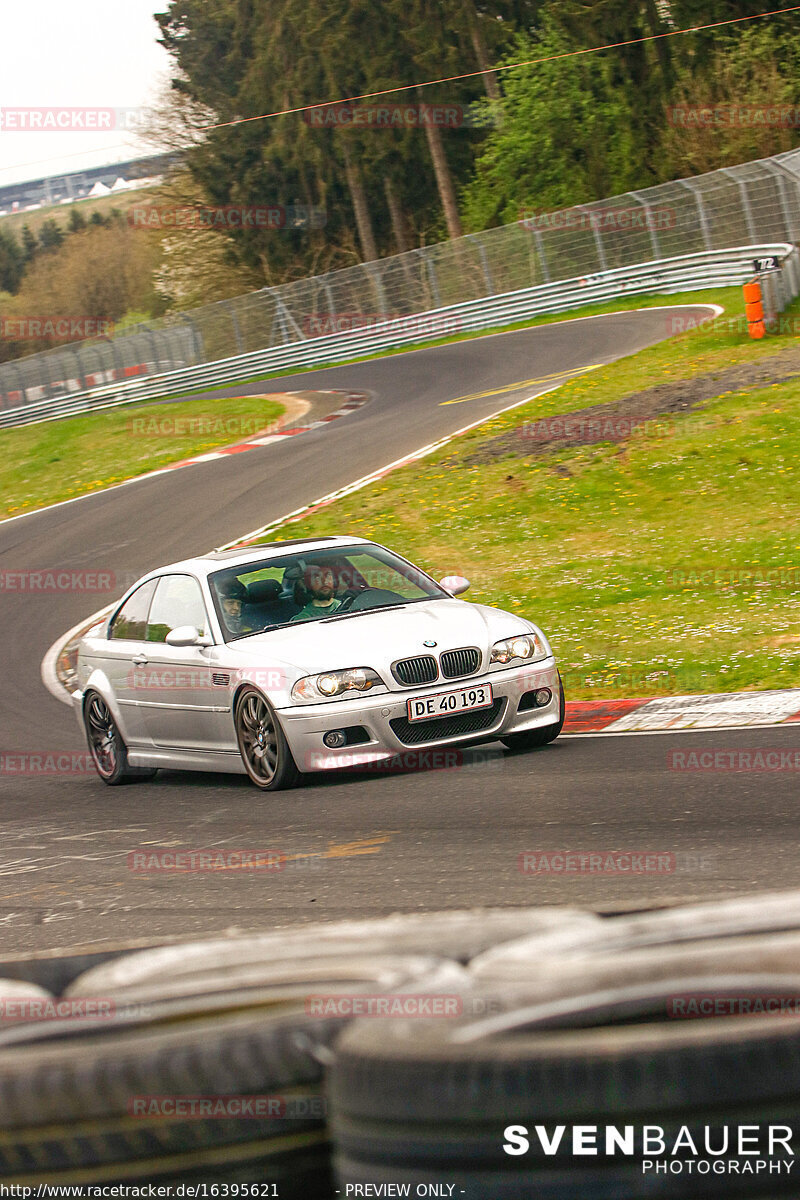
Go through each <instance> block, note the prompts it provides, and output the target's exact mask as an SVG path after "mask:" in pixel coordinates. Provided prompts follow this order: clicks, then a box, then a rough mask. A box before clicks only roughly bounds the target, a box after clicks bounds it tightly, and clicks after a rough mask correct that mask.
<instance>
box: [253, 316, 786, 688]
mask: <svg viewBox="0 0 800 1200" xmlns="http://www.w3.org/2000/svg"><path fill="white" fill-rule="evenodd" d="M731 307H732V306H731ZM729 311H730V309H729ZM734 311H735V310H734ZM798 312H800V305H798V304H795V305H794V306H793V309H792V310H790V315H791V314H792V313H795V314H796V313H798ZM795 345H796V339H795V338H794V337H792V336H791V335H775V336H772V337H768V338H765V339H764V340H763V341H760V342H751V341H749V340H748V339H747V337H746V336H743V335H742V334H740V333H735V332H733V333H732V332H729V331H728V330H727V329H726V328H719V327H712V328H710V329H706V330H700V331H697V332H693V333H686V334H683V335H681V336H678V337H673V338H671V339H670V340H669V341H666V342H663V343H661V344H659V345H657V346H654V347H651V348H649V349H647V350H644V351H642V352H640V353H638V354H635V355H632V356H630V357H629V358H626V359H623V360H621V361H620V362H618V363H615V364H612V365H610V366H608V367H603V368H600V369H599V370H596V371H593V372H592V373H591V374H590V375H587V376H585V377H582V378H580V379H577V380H574V381H572V382H570V383H567V384H565V385H564V386H562V387H561V388H560V389H559V390H558V391H556V392H553V393H550V394H548V395H546V396H543V397H541V398H539V399H537V400H534V401H531V402H530V403H529V404H527V405H525V406H523V407H521V408H518V409H516V410H514V411H513V412H510V413H508V414H506V415H504V416H502V417H500V418H498V419H496V420H493V421H489V422H486V423H485V424H484V425H482V426H481V427H480V428H479V429H476V430H473V431H472V432H470V433H469V434H467V435H465V436H463V437H461V438H459V439H458V440H457V441H455V442H453V443H451V444H450V445H449V446H447V447H445V448H443V449H442V450H440V451H439V452H437V453H436V454H435V455H432V456H430V457H429V458H427V459H425V460H423V461H422V462H420V463H417V464H414V465H411V466H408V467H405V468H403V469H401V470H398V471H396V472H394V473H393V474H392V475H391V476H389V477H388V478H386V479H384V480H382V481H380V482H379V483H376V484H374V485H372V486H371V487H369V488H366V489H362V490H361V491H359V492H357V493H355V494H354V495H352V496H349V497H346V498H345V499H343V500H341V501H339V502H337V503H336V504H334V505H331V506H329V507H327V508H325V509H323V510H322V511H320V512H319V513H317V514H314V515H313V516H309V517H307V518H304V519H301V520H300V521H296V522H292V524H291V525H290V526H288V527H287V529H286V536H287V537H298V536H303V535H307V534H315V535H316V534H321V533H323V532H324V533H333V532H351V533H353V534H359V535H362V536H368V537H373V538H375V539H376V540H378V541H381V542H385V543H386V544H388V545H389V546H392V547H394V548H396V549H398V550H399V551H400V552H401V553H403V554H405V555H408V557H410V558H412V559H414V560H415V561H417V562H419V563H420V565H421V566H423V567H425V568H426V569H428V570H429V571H430V572H431V573H432V574H434V575H436V576H437V577H441V576H443V575H445V574H456V573H457V574H462V575H466V576H467V577H468V578H470V579H471V580H472V581H473V587H472V590H471V592H470V594H469V596H470V598H471V599H473V600H476V601H480V602H483V603H487V604H493V605H497V606H499V607H501V608H506V609H510V610H511V611H518V612H520V613H524V614H525V615H526V616H529V617H531V618H532V619H533V620H535V621H537V622H539V623H540V624H541V625H542V626H543V627H544V629H545V630H546V631H547V632H548V633H549V635H550V636H551V638H552V641H553V645H554V648H555V650H556V653H557V655H558V657H559V660H560V662H561V666H562V672H563V674H564V677H565V682H566V686H567V688H568V692H569V695H570V698H572V699H581V698H583V699H590V698H591V699H597V698H600V697H609V698H611V697H614V696H624V695H627V696H631V695H639V696H649V695H664V694H680V693H684V692H715V691H734V690H737V689H746V688H773V687H775V688H784V687H798V686H800V510H799V509H798V505H797V492H798V479H797V466H796V464H797V460H798V454H799V452H800V380H790V381H788V382H785V383H781V384H772V385H768V386H758V387H756V388H753V389H750V390H742V391H736V392H734V393H725V392H724V390H723V389H724V384H721V385H720V391H721V393H722V394H720V395H719V396H717V397H716V398H714V399H711V400H709V401H706V402H704V403H703V405H702V407H700V408H699V409H696V410H695V411H693V412H691V413H687V414H686V415H674V414H673V415H671V416H670V417H668V418H665V419H663V420H661V421H658V422H651V423H650V424H648V425H645V426H642V427H640V428H638V429H635V430H634V431H633V432H632V433H631V435H630V436H629V437H625V438H624V439H623V440H622V441H621V442H604V443H599V444H596V445H591V446H580V447H570V448H561V449H554V450H552V451H550V452H544V453H541V452H537V453H536V454H535V455H534V454H531V453H530V452H528V453H527V454H526V453H525V449H526V443H525V439H524V438H520V439H519V441H520V447H521V449H520V450H519V451H518V452H517V451H515V452H513V453H509V454H508V455H506V456H505V457H503V458H501V459H499V460H494V461H489V462H482V463H473V464H468V463H467V462H466V461H465V460H466V459H468V458H470V457H471V456H472V455H474V454H475V453H476V451H478V450H479V449H480V447H481V445H485V443H486V442H487V440H488V439H489V438H492V437H496V436H497V435H498V434H500V433H504V432H508V431H511V430H514V429H521V427H522V426H523V425H524V423H525V422H529V421H534V420H535V421H538V420H540V419H541V418H542V417H545V416H550V415H555V414H559V413H567V412H573V411H575V410H580V409H582V408H587V407H590V406H593V405H597V404H602V403H610V402H612V401H617V400H619V399H620V398H621V397H624V396H627V395H629V394H631V393H633V392H636V391H639V390H642V389H645V388H648V387H650V386H652V385H654V384H663V383H672V384H674V385H677V387H678V388H679V387H680V382H681V381H682V380H687V379H690V378H693V377H695V376H698V375H701V374H707V373H709V372H715V371H719V372H720V373H722V371H724V369H725V368H727V367H729V366H731V365H732V364H734V363H741V362H746V361H754V360H757V359H758V358H760V357H763V356H766V355H772V354H775V353H777V352H779V351H780V350H782V349H786V348H789V347H794V346H795ZM272 537H274V534H273V535H272Z"/></svg>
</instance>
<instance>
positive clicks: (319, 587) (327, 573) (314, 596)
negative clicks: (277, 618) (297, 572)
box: [292, 563, 342, 621]
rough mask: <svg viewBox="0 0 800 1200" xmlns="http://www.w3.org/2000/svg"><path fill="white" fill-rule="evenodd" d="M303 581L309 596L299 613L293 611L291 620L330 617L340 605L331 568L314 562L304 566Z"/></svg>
mask: <svg viewBox="0 0 800 1200" xmlns="http://www.w3.org/2000/svg"><path fill="white" fill-rule="evenodd" d="M303 583H304V585H305V589H306V591H307V592H308V593H309V595H310V597H311V598H310V599H309V601H308V602H307V604H306V605H305V607H304V608H301V609H300V612H299V613H295V615H294V616H293V617H292V620H293V621H315V620H317V619H318V618H319V617H330V616H331V615H332V614H333V613H335V612H337V611H338V609H340V608H341V607H342V602H341V600H337V599H336V595H335V592H336V581H335V579H334V575H333V568H332V567H330V566H329V565H328V564H327V563H314V564H313V565H312V566H310V567H306V569H305V571H304V572H303Z"/></svg>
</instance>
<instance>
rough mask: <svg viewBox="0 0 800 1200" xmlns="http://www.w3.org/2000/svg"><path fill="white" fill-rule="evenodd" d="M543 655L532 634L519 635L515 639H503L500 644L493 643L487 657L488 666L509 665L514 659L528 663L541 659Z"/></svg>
mask: <svg viewBox="0 0 800 1200" xmlns="http://www.w3.org/2000/svg"><path fill="white" fill-rule="evenodd" d="M543 654H544V648H543V646H542V645H541V643H540V642H539V639H538V638H537V637H536V636H535V635H534V634H532V633H520V634H517V635H516V637H511V638H504V639H503V641H502V642H495V644H494V645H493V646H492V653H491V655H490V656H489V664H490V665H491V664H492V663H510V662H511V661H512V659H515V658H519V659H521V660H522V661H523V662H530V660H531V659H532V658H541V657H542V655H543Z"/></svg>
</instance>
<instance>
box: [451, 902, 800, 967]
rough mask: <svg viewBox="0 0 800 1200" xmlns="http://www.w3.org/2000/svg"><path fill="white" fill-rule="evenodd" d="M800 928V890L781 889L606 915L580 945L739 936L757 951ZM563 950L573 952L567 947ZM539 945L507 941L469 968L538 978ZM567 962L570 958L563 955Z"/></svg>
mask: <svg viewBox="0 0 800 1200" xmlns="http://www.w3.org/2000/svg"><path fill="white" fill-rule="evenodd" d="M798 930H800V891H791V892H776V893H773V894H768V895H765V896H745V897H734V898H732V899H730V900H709V901H703V902H701V903H698V904H685V905H679V906H678V907H675V908H663V909H658V910H656V911H654V912H641V913H634V914H632V915H631V916H620V917H613V918H606V919H604V920H602V921H601V922H600V924H599V927H598V931H597V936H596V938H595V939H594V940H593V941H592V942H591V943H589V942H585V943H584V944H583V946H581V947H578V948H577V951H576V952H577V953H580V954H583V955H589V956H591V957H594V956H595V955H598V954H602V955H612V954H614V955H616V956H617V961H618V962H621V961H623V959H622V955H627V954H630V953H632V952H639V951H642V950H646V949H648V948H650V947H659V946H663V947H671V946H685V947H687V948H691V947H693V946H698V947H700V946H705V947H707V948H708V949H709V950H713V949H714V947H715V946H716V945H718V944H722V945H727V946H729V947H732V946H733V945H734V939H737V942H741V940H742V939H750V943H749V944H750V945H751V947H752V948H754V949H755V950H756V951H761V949H762V948H763V947H764V946H765V945H766V944H768V943H767V942H766V941H765V937H766V935H770V934H775V935H777V934H786V933H788V932H790V931H795V932H796V931H798ZM562 953H563V954H566V955H571V954H572V953H573V952H572V951H571V950H570V949H569V948H568V947H564V950H563V951H562ZM540 957H541V955H540V947H539V945H538V944H537V941H536V940H535V939H534V938H528V937H522V938H519V939H517V940H516V941H512V940H507V941H505V942H504V943H503V944H502V945H500V944H498V945H497V946H495V947H493V948H492V949H490V950H486V951H484V952H483V953H482V954H479V955H477V956H475V958H474V959H473V961H472V962H471V963H470V973H471V974H472V975H473V976H474V977H475V979H476V980H480V982H481V983H484V982H485V983H486V984H487V986H492V985H494V984H497V985H503V986H505V985H506V984H507V983H514V982H515V981H518V980H523V981H524V980H531V981H532V980H535V979H536V978H537V977H538V974H539V959H540ZM563 961H564V963H565V966H567V967H569V965H570V962H569V961H568V960H567V959H566V958H565V959H563Z"/></svg>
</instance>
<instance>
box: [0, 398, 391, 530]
mask: <svg viewBox="0 0 800 1200" xmlns="http://www.w3.org/2000/svg"><path fill="white" fill-rule="evenodd" d="M318 394H319V395H323V394H327V395H334V396H335V395H342V396H347V400H346V401H345V403H344V404H343V405H342V407H341V408H337V410H336V412H333V413H329V414H328V416H327V417H320V419H319V420H318V421H311V422H310V423H309V424H308V425H293V426H292V427H291V429H280V430H277V431H276V432H275V433H270V434H266V435H265V436H264V437H262V438H250V439H249V440H248V441H246V442H237V443H236V444H235V445H232V446H222V447H220V449H219V450H212V451H209V452H208V454H198V455H197V456H196V457H195V458H184V459H181V461H180V462H174V463H168V464H167V466H165V467H159V468H158V469H157V470H155V471H147V472H146V473H145V474H144V475H132V476H131V478H130V479H123V480H121V481H120V482H119V483H112V484H110V485H109V486H108V487H104V488H98V489H97V491H95V492H83V493H82V494H81V495H80V496H71V497H70V498H69V500H58V501H56V503H55V504H45V505H44V506H43V507H42V508H31V509H28V511H27V512H21V513H15V515H14V516H13V517H3V519H2V521H0V525H9V524H10V523H11V522H12V521H24V520H25V518H26V517H35V516H37V514H39V513H43V512H50V511H52V510H53V509H56V508H66V506H67V505H68V504H80V502H81V501H82V500H86V499H88V498H89V497H91V496H99V495H104V494H105V493H106V492H115V491H118V490H119V489H120V488H125V487H132V486H133V485H134V484H137V483H142V481H143V480H145V479H155V478H156V476H157V475H166V474H167V472H168V471H176V470H177V469H178V468H179V467H191V466H194V464H195V463H205V462H211V461H212V459H215V458H225V457H226V456H227V455H228V454H240V453H241V452H242V451H243V450H260V449H262V447H264V446H268V445H269V444H270V442H279V441H281V440H282V439H283V438H286V437H294V436H295V435H296V434H298V433H305V432H306V431H307V430H309V429H317V428H318V427H320V426H322V425H328V424H329V423H330V422H331V421H336V420H338V419H339V417H346V416H347V415H348V414H349V413H351V412H355V410H356V409H357V408H361V407H362V405H364V404H366V403H367V401H368V400H369V396H366V395H365V394H364V393H363V392H346V391H342V392H339V390H338V389H336V390H334V389H329V390H328V391H327V392H326V393H323V392H322V391H319V392H318ZM237 545H238V543H237Z"/></svg>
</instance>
